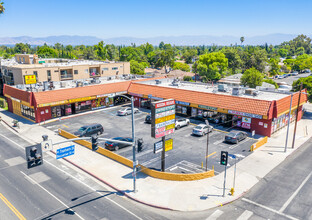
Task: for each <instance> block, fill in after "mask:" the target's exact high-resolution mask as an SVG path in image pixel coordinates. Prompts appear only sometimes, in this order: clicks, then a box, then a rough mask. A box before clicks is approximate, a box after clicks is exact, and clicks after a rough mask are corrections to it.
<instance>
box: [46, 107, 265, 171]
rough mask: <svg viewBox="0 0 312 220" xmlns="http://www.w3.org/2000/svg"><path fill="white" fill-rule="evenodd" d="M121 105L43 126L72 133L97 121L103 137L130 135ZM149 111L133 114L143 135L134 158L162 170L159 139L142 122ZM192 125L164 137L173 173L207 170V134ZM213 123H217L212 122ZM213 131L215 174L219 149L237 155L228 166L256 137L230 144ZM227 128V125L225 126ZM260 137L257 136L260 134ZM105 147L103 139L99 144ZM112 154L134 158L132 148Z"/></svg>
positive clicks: (168, 167) (139, 135)
mask: <svg viewBox="0 0 312 220" xmlns="http://www.w3.org/2000/svg"><path fill="white" fill-rule="evenodd" d="M120 108H121V107H115V108H110V109H103V110H102V111H98V112H93V113H92V114H85V115H80V116H77V117H72V118H68V119H66V120H62V121H55V122H51V123H47V124H45V125H43V126H44V127H46V128H48V129H50V130H54V131H57V129H58V128H61V129H64V130H66V131H69V132H71V133H74V132H75V131H77V130H78V129H79V128H80V127H81V126H83V125H87V124H92V123H100V124H102V125H103V127H104V133H103V134H102V135H100V137H103V138H114V137H131V126H132V121H131V115H127V116H118V115H117V111H118V110H119V109H120ZM148 112H149V111H148V110H146V109H141V111H140V113H137V114H135V117H134V118H135V135H136V137H137V138H143V140H144V148H143V151H142V152H139V153H137V156H136V158H137V160H138V161H139V163H140V164H141V165H143V166H146V167H148V168H151V169H155V170H160V169H161V153H156V154H154V143H155V142H157V141H159V139H154V138H152V137H151V125H150V124H147V123H145V117H146V115H147V113H148ZM191 122H192V123H191V124H190V125H189V126H186V127H182V128H180V129H179V130H176V131H175V132H174V134H172V135H169V136H167V138H172V139H173V149H172V150H170V151H167V152H166V154H165V156H166V157H165V167H166V172H173V173H200V172H204V171H205V170H206V169H205V167H206V165H205V163H206V150H207V136H206V135H205V136H202V137H199V136H194V135H192V129H193V128H194V127H195V126H196V124H199V123H203V122H202V121H199V120H193V119H191ZM213 126H216V125H213ZM216 127H218V129H215V130H214V131H213V132H212V133H210V134H209V145H208V154H207V156H208V161H209V163H208V169H213V168H214V170H215V171H216V173H220V172H222V171H223V167H221V166H220V163H219V161H220V152H221V151H224V150H225V151H228V152H229V153H230V154H235V155H237V160H236V161H235V160H232V159H230V160H231V161H230V163H229V166H232V165H233V164H235V162H238V161H240V160H241V159H244V158H245V157H247V156H248V155H250V154H251V153H252V152H250V151H249V150H250V146H251V145H252V144H253V143H255V142H256V141H257V140H255V139H253V138H247V139H245V140H243V141H241V142H239V143H238V144H231V143H226V142H224V137H225V135H226V133H227V132H228V131H229V130H228V131H223V130H219V128H220V127H221V126H216ZM225 129H226V128H225ZM259 137H260V136H259ZM100 145H101V146H102V147H104V142H102V143H100ZM115 153H117V154H119V155H121V156H124V157H126V158H128V159H130V160H132V158H133V153H132V148H131V147H127V148H122V149H119V150H118V151H115Z"/></svg>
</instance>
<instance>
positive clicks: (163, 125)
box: [151, 99, 175, 138]
mask: <svg viewBox="0 0 312 220" xmlns="http://www.w3.org/2000/svg"><path fill="white" fill-rule="evenodd" d="M151 118H152V137H153V138H161V137H163V136H166V135H169V134H172V133H173V132H174V129H175V101H174V100H173V99H167V100H163V101H158V102H152V106H151Z"/></svg>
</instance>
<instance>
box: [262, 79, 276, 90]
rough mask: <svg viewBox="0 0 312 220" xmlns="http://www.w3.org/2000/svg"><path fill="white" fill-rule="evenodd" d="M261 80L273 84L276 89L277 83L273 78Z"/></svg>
mask: <svg viewBox="0 0 312 220" xmlns="http://www.w3.org/2000/svg"><path fill="white" fill-rule="evenodd" d="M263 82H266V83H269V84H272V85H274V86H275V89H278V85H277V83H276V82H275V81H274V80H273V79H264V80H263Z"/></svg>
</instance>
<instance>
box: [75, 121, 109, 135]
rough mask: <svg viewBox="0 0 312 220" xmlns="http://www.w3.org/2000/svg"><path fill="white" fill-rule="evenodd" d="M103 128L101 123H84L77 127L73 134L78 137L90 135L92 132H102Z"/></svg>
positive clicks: (98, 133)
mask: <svg viewBox="0 0 312 220" xmlns="http://www.w3.org/2000/svg"><path fill="white" fill-rule="evenodd" d="M103 132H104V128H103V126H102V125H101V124H91V125H85V126H82V127H81V128H79V130H78V131H76V132H75V133H74V135H76V136H78V137H87V136H91V135H93V134H97V135H100V134H103Z"/></svg>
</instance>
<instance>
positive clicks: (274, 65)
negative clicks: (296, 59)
mask: <svg viewBox="0 0 312 220" xmlns="http://www.w3.org/2000/svg"><path fill="white" fill-rule="evenodd" d="M278 62H279V60H278V59H277V58H271V59H270V61H269V64H270V70H269V73H270V75H271V76H276V75H278V74H279V71H280V69H281V66H280V65H278Z"/></svg>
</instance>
